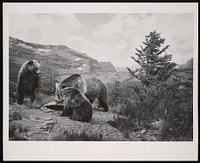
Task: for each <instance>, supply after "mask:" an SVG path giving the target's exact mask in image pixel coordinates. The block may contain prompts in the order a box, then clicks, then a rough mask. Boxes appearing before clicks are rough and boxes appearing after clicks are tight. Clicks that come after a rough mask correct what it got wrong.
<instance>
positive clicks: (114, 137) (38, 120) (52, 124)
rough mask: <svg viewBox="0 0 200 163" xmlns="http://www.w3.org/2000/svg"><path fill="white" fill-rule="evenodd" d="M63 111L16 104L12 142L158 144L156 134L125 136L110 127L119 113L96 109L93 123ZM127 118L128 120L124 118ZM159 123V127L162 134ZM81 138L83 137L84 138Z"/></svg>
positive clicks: (12, 115) (11, 109)
mask: <svg viewBox="0 0 200 163" xmlns="http://www.w3.org/2000/svg"><path fill="white" fill-rule="evenodd" d="M60 113H61V111H59V110H52V109H49V108H47V107H45V106H43V107H40V108H39V109H35V108H31V107H28V106H25V105H18V104H13V105H10V107H9V139H10V140H30V141H56V140H57V141H62V140H63V141H70V140H71V141H78V140H86V141H87V140H92V141H100V140H102V141H145V140H147V141H157V138H156V137H155V134H156V131H154V132H152V131H146V130H141V131H137V132H131V133H129V135H128V136H127V135H124V134H123V133H122V132H120V131H119V130H118V129H117V128H115V127H113V126H112V125H110V124H111V123H110V122H113V121H114V117H116V116H117V113H113V112H112V111H109V112H106V113H105V112H102V111H100V110H97V109H94V111H93V117H92V119H91V121H90V122H89V123H84V122H79V121H73V120H71V119H69V117H61V116H60ZM122 118H124V117H122ZM158 123H159V122H157V124H156V123H155V125H154V126H155V127H156V125H157V126H158V127H157V129H156V130H157V132H159V128H160V127H159V125H158ZM80 135H81V136H80Z"/></svg>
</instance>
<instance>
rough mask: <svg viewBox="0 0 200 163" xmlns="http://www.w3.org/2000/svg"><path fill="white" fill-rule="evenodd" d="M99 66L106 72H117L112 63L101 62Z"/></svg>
mask: <svg viewBox="0 0 200 163" xmlns="http://www.w3.org/2000/svg"><path fill="white" fill-rule="evenodd" d="M99 65H100V67H101V69H102V71H104V72H116V69H115V67H114V66H113V64H112V63H111V62H99Z"/></svg>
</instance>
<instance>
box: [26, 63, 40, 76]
mask: <svg viewBox="0 0 200 163" xmlns="http://www.w3.org/2000/svg"><path fill="white" fill-rule="evenodd" d="M27 70H28V72H29V73H32V74H39V73H40V63H39V61H36V60H30V61H28V62H27Z"/></svg>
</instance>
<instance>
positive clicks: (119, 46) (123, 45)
mask: <svg viewBox="0 0 200 163" xmlns="http://www.w3.org/2000/svg"><path fill="white" fill-rule="evenodd" d="M127 47H128V44H127V43H126V42H125V41H124V40H121V41H120V42H119V43H117V44H116V45H115V49H116V50H118V51H125V49H126V48H127Z"/></svg>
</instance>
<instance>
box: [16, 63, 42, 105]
mask: <svg viewBox="0 0 200 163" xmlns="http://www.w3.org/2000/svg"><path fill="white" fill-rule="evenodd" d="M39 73H40V64H39V62H38V61H36V60H29V61H26V62H25V63H24V64H23V65H22V66H21V68H20V70H19V72H18V79H17V103H18V104H23V101H24V96H25V95H27V96H29V97H30V100H31V102H33V101H34V100H35V89H36V88H37V86H38V80H39Z"/></svg>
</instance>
